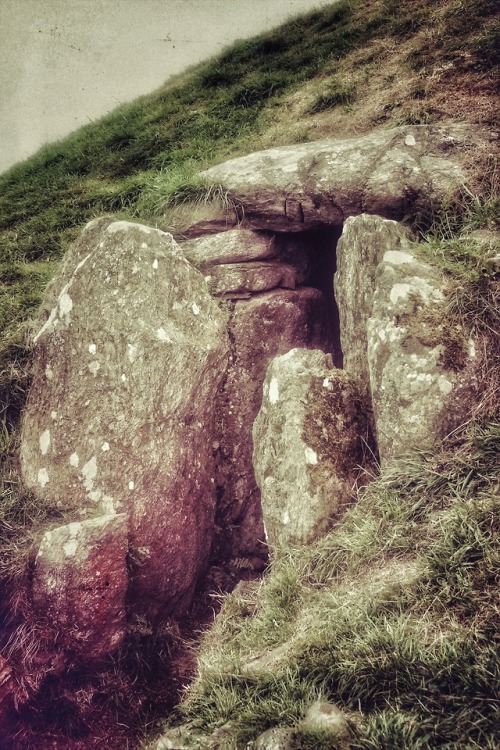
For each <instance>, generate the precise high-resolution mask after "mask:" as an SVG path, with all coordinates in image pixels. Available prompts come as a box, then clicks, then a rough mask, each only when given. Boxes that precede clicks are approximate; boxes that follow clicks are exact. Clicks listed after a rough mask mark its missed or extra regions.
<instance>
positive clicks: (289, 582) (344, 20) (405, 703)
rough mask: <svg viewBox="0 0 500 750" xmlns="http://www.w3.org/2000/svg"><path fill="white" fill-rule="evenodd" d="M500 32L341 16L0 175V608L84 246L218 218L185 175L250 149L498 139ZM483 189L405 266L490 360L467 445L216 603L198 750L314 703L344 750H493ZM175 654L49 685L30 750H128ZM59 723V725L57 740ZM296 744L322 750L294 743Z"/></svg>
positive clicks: (446, 19) (22, 555)
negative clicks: (24, 419) (437, 130)
mask: <svg viewBox="0 0 500 750" xmlns="http://www.w3.org/2000/svg"><path fill="white" fill-rule="evenodd" d="M498 15H499V9H498V4H497V2H496V1H495V0H437V1H436V0H407V2H405V3H400V2H396V0H373V2H371V3H370V4H369V7H367V4H366V3H362V2H361V0H340V2H338V3H336V4H335V5H332V6H331V7H328V8H324V9H322V10H320V11H317V12H315V13H312V14H309V15H307V16H304V17H302V18H298V19H295V20H293V21H290V22H288V23H286V24H284V25H283V26H282V27H280V28H278V29H276V30H274V31H272V32H271V33H269V34H265V35H262V36H260V37H257V38H255V39H252V40H248V41H244V42H241V43H239V44H237V45H235V46H234V47H232V48H231V49H228V50H227V51H226V52H225V53H224V54H223V55H222V56H221V57H219V58H217V59H214V60H211V61H208V62H207V63H204V64H202V65H200V66H198V67H197V68H195V69H193V70H191V71H189V72H188V73H186V74H185V75H183V76H180V77H177V78H176V79H175V80H172V81H170V82H167V84H166V85H165V86H164V87H162V88H161V89H159V90H158V91H157V92H155V93H153V94H151V95H150V96H146V97H143V98H141V99H139V100H137V101H136V102H134V103H132V104H130V105H126V106H122V107H120V108H119V109H117V110H115V112H113V113H112V114H110V115H109V116H107V117H105V118H104V119H102V120H101V121H99V122H97V123H93V124H91V125H88V126H86V127H84V128H82V129H81V130H79V131H77V132H76V133H74V134H73V135H71V136H70V137H69V138H67V139H65V140H63V141H61V142H59V143H55V144H52V145H50V146H47V147H46V148H44V149H42V150H41V151H40V152H39V153H38V154H36V155H35V156H34V157H33V158H31V159H29V160H27V161H26V162H24V163H23V164H20V165H18V166H16V167H14V168H12V169H11V170H10V171H9V172H7V173H6V174H4V175H0V448H1V451H2V453H1V459H0V599H1V596H2V593H3V591H7V590H9V591H10V592H11V591H12V589H13V588H14V590H15V588H16V585H17V584H16V581H20V582H21V581H23V580H24V578H25V576H26V574H27V572H29V565H30V561H31V560H32V558H33V554H34V550H36V541H37V539H39V537H40V533H41V530H43V528H44V525H45V524H47V523H48V524H54V523H55V522H57V521H58V520H59V519H60V516H59V515H58V512H57V510H55V509H50V508H47V507H45V506H43V505H41V504H40V503H39V502H38V501H37V499H36V498H35V497H34V496H33V495H31V494H30V493H26V492H25V491H24V489H23V487H22V484H21V482H20V479H19V474H18V465H17V464H18V459H17V455H18V428H19V418H20V414H21V412H22V409H23V405H24V403H25V398H26V393H27V390H28V387H29V357H30V344H29V335H28V334H29V329H30V321H31V319H32V317H33V315H34V314H35V313H36V310H37V308H38V306H39V303H40V301H41V297H42V294H43V291H44V289H45V286H46V284H47V282H48V281H49V280H50V278H51V277H52V275H53V273H54V270H55V268H56V267H57V264H58V262H59V260H60V258H61V257H62V255H63V253H64V252H65V251H66V249H67V248H68V246H69V245H70V243H71V242H72V241H73V239H74V238H75V236H76V234H77V232H78V231H79V229H80V227H81V226H82V225H83V224H84V223H85V222H86V221H88V220H89V219H91V218H93V217H95V216H98V215H101V214H103V213H114V214H116V215H118V216H123V217H126V218H132V219H135V220H143V221H146V222H148V223H151V224H153V225H157V226H159V227H160V228H163V229H169V228H171V214H170V213H169V212H170V210H171V208H172V206H176V205H178V204H179V203H183V202H185V201H193V200H195V201H196V200H198V201H199V200H209V201H210V200H216V201H220V202H222V203H223V204H224V202H226V201H228V200H230V199H229V198H228V196H226V195H224V194H223V192H221V191H220V190H219V189H218V188H217V186H213V185H207V184H205V183H204V182H203V181H202V180H200V179H199V178H198V177H196V176H195V175H196V173H197V172H198V171H199V170H200V169H203V168H205V167H208V166H211V165H212V164H214V163H216V162H219V161H222V160H224V159H227V158H230V157H233V156H237V155H241V154H244V153H248V152H250V151H252V150H256V149H260V148H266V147H270V146H278V145H285V144H289V143H297V142H302V141H307V140H314V139H317V138H321V137H327V136H329V137H331V136H339V137H341V136H346V135H353V134H354V135H356V134H362V133H365V132H369V131H371V130H373V129H377V128H386V127H392V126H395V125H402V124H414V123H417V124H418V123H442V122H457V121H462V122H463V121H465V122H468V123H471V124H475V125H476V126H478V127H480V128H485V129H486V130H491V128H492V127H494V126H495V122H496V119H495V118H496V116H497V100H496V98H495V94H496V88H495V84H496V80H498V69H499V59H498V48H499V45H498ZM498 174H499V172H498V161H497V158H496V156H495V154H486V155H485V161H484V163H483V164H482V165H479V166H478V169H477V180H476V184H475V185H474V186H465V187H464V191H463V193H462V195H460V196H454V197H453V198H450V203H449V205H447V206H445V207H443V210H442V213H441V214H440V215H438V216H436V217H435V221H434V224H433V226H432V227H431V230H430V232H429V233H428V234H427V237H426V239H427V242H426V243H424V244H422V245H420V246H419V252H422V253H424V254H425V256H426V258H427V259H428V260H430V261H431V262H434V263H436V264H438V265H439V266H440V267H441V268H443V269H444V270H445V271H446V272H447V273H448V274H449V275H450V278H452V279H453V284H452V292H451V294H450V297H449V299H448V300H447V301H446V304H447V315H448V316H449V317H450V320H452V321H456V322H457V324H460V325H461V326H465V327H466V329H467V330H469V331H471V332H474V333H475V335H476V337H477V338H478V341H480V342H481V345H482V347H483V348H484V351H485V352H486V353H487V356H485V357H483V359H484V360H485V361H487V365H486V366H485V368H484V372H483V385H484V389H483V398H482V399H481V402H480V403H478V406H477V409H476V412H475V413H474V414H472V415H471V422H470V424H469V425H468V426H466V427H465V428H464V429H463V430H462V431H461V432H460V433H456V434H455V435H454V436H452V437H451V438H450V440H449V441H448V443H447V445H445V446H444V447H443V448H442V449H439V450H438V451H437V452H436V454H435V455H433V456H430V455H429V456H418V457H414V458H413V459H408V460H407V461H405V462H403V463H401V464H400V465H399V466H398V467H395V468H394V470H393V471H391V473H390V474H389V475H387V476H384V477H382V478H379V479H378V480H377V481H375V482H373V483H372V484H371V485H370V487H369V488H368V489H367V490H366V491H365V492H364V493H363V495H362V496H361V497H360V498H359V503H358V505H357V506H356V507H354V508H353V510H352V511H351V512H350V513H349V514H348V515H347V516H346V518H345V520H344V522H343V524H342V526H340V527H339V528H338V529H337V530H336V531H335V532H333V533H332V534H330V535H329V536H327V537H326V538H325V539H324V540H322V541H321V542H319V543H318V544H316V545H314V546H312V547H310V548H306V549H302V550H276V551H275V555H274V563H273V568H272V571H271V573H270V574H269V576H268V577H267V578H266V580H265V582H264V583H263V584H262V586H261V588H260V590H259V591H258V593H256V592H252V591H250V592H248V593H247V594H245V595H240V596H238V595H235V596H232V597H230V598H229V599H228V600H227V601H226V603H225V605H224V610H223V615H222V617H221V618H220V620H219V621H218V623H217V625H216V629H215V631H214V633H213V634H211V635H209V636H208V638H207V642H206V644H205V646H204V648H203V652H202V655H201V661H200V672H199V677H198V679H197V680H196V682H195V684H194V686H193V687H192V689H191V691H190V693H189V696H188V699H187V701H186V702H185V703H184V704H183V705H182V707H181V708H180V709H179V714H178V715H177V717H176V718H177V719H180V720H182V721H188V722H190V723H191V724H192V726H193V728H194V729H195V730H196V731H203V732H204V733H208V732H210V731H212V730H213V729H215V728H217V727H219V726H221V725H224V724H225V723H226V722H231V725H230V730H229V735H227V737H226V740H227V746H228V747H238V748H239V747H245V743H246V742H247V741H248V740H250V739H253V738H254V737H255V735H256V734H257V733H258V732H259V731H261V730H263V729H265V728H266V727H268V726H271V725H273V724H283V725H290V726H294V727H296V728H297V727H298V722H299V720H300V718H301V716H302V715H303V712H304V709H305V707H306V706H307V705H308V704H309V703H310V702H311V701H312V700H314V699H316V698H318V697H320V696H321V697H324V698H328V699H331V700H333V701H334V702H336V703H338V704H339V705H340V706H341V707H342V708H343V709H344V710H345V711H346V712H347V715H348V717H349V721H350V722H351V730H352V735H353V738H354V739H353V742H354V744H353V745H352V747H359V748H394V749H396V748H398V750H399V749H400V748H429V749H430V748H435V747H439V748H449V749H450V750H451V748H453V749H454V750H458V749H459V748H460V750H464V749H466V748H470V749H471V750H472V748H493V747H495V744H494V739H493V737H494V711H495V709H498V696H497V695H495V694H494V692H493V691H494V687H495V684H498V671H499V666H498V661H497V654H498V651H496V650H495V649H496V648H497V646H498V643H497V641H496V640H495V638H497V634H496V631H495V627H494V616H495V614H496V615H498V601H495V589H494V583H495V578H494V576H495V566H496V567H497V568H498V547H497V546H495V545H496V543H495V539H494V535H493V532H494V530H495V525H496V524H497V523H498V499H499V498H498V489H497V487H498V475H497V474H496V468H495V462H494V457H495V451H498V437H499V427H498V421H499V420H498V412H497V411H496V409H497V405H498V388H499V375H498V372H499V356H498V353H499V343H498V330H499V329H500V320H499V307H500V306H499V299H498V297H499V291H498V267H497V266H495V265H494V264H492V261H491V257H492V255H493V254H494V252H495V250H494V244H492V243H493V241H492V240H491V239H486V240H483V239H481V237H479V236H478V234H477V230H484V229H489V230H495V229H497V228H498V222H499V211H498V207H499V199H498V195H499V191H498ZM428 229H429V227H427V230H428ZM496 252H498V250H496ZM190 627H191V626H188V628H187V631H186V632H188V631H189V632H190ZM191 630H192V628H191ZM183 640H185V638H184V635H183V634H181V635H179V634H178V633H174V634H172V632H170V631H168V632H166V633H163V634H162V633H151V632H149V631H147V629H146V631H144V632H139V633H134V634H132V636H131V640H130V642H129V643H128V644H127V646H126V650H125V651H126V653H123V654H119V655H118V656H117V657H116V660H115V661H113V663H111V664H110V665H109V668H108V669H107V671H106V670H105V671H103V674H102V675H100V676H97V677H96V676H95V675H94V676H85V675H74V680H75V681H74V690H73V693H72V694H71V695H69V694H65V695H64V696H62V695H59V693H57V690H58V689H59V688H58V687H57V686H55V685H53V684H51V683H50V681H49V682H48V683H47V685H46V687H45V688H44V690H45V693H46V696H45V699H46V702H45V704H44V703H43V696H42V701H41V702H39V703H38V704H37V705H36V706H32V715H30V716H31V718H30V717H28V723H29V721H31V730H30V731H31V732H32V734H31V735H30V734H29V732H27V733H26V734H25V735H24V736H23V738H21V741H22V742H24V745H23V748H28V747H31V746H33V747H37V749H38V748H42V747H43V745H42V739H44V736H45V737H46V742H56V743H59V744H56V745H51V747H52V746H54V747H55V746H57V747H58V748H71V749H72V750H78V749H79V748H81V749H82V750H90V748H93V747H96V748H97V747H109V748H114V747H116V748H118V747H124V746H125V745H126V743H127V742H129V743H130V747H133V746H134V744H135V738H136V737H137V733H138V731H139V729H140V726H141V723H142V726H143V725H144V724H145V723H146V722H147V721H150V720H151V717H152V716H156V715H157V713H158V711H161V706H162V704H163V706H165V705H167V706H170V704H171V703H172V702H175V700H177V693H178V690H179V689H180V686H181V684H182V682H183V680H184V676H181V677H179V678H178V682H177V686H176V688H175V691H174V692H175V696H174V697H172V694H171V690H170V688H168V689H167V688H166V681H167V682H168V680H170V682H171V675H169V670H170V669H171V655H172V654H176V653H179V654H181V658H182V659H186V662H188V661H189V659H188V658H187V657H186V648H185V644H184V643H183ZM31 641H33V638H31ZM267 652H270V655H269V654H268V653H267ZM34 653H35V652H34ZM32 655H33V654H32ZM169 660H170V661H169ZM266 660H267V662H268V663H269V664H271V665H272V669H271V671H270V670H269V669H267V668H266ZM269 660H270V661H269ZM35 661H36V660H35V659H34V662H35ZM249 664H250V668H249V667H248V665H249ZM186 670H187V671H189V668H188V667H186ZM186 670H185V671H186ZM180 672H182V669H181V668H180ZM183 674H184V673H183ZM165 675H166V677H167V678H168V680H166V681H165V680H164V679H163V678H164V677H165ZM169 690H170V692H169ZM164 691H166V692H164ZM63 699H64V700H63ZM83 699H84V700H83ZM64 701H66V703H64ZM68 701H69V703H68ZM55 704H60V705H63V706H70V708H71V710H69V708H68V710H67V711H66V710H64V711H61V716H59V718H58V721H59V723H58V721H56V722H55V724H54V725H53V726H52V725H50V726H49V724H50V721H49V719H50V717H48V715H45V714H44V711H46V710H47V707H48V706H49V705H52V706H54V705H55ZM82 707H83V708H82ZM82 712H83V713H82ZM63 714H64V716H63ZM41 717H42V718H44V717H45V718H44V721H45V719H47V721H49V723H47V724H44V725H43V726H44V727H45V728H44V729H43V730H42V729H40V726H41V725H37V724H36V721H39V720H40V719H41ZM68 717H69V718H68ZM99 717H101V719H99ZM102 717H104V719H103V718H102ZM117 717H118V718H117ZM56 718H57V717H56ZM65 722H66V723H65ZM68 722H69V724H71V722H73V724H74V726H73V725H72V726H69V725H68ZM113 722H115V723H116V722H117V723H116V726H115V728H114V729H112V730H111V729H110V727H111V725H112V724H113ZM42 723H43V722H42ZM37 726H38V729H37ZM75 726H76V729H75ZM51 727H52V728H51ZM117 727H118V728H117ZM90 730H95V731H94V739H95V742H94V740H92V739H91V738H90V735H89V734H88V732H89V731H90ZM297 731H299V730H297ZM85 732H87V734H85ZM113 732H114V734H113ZM112 735H113V736H112ZM64 737H66V740H64ZM68 737H69V739H68ZM226 740H225V741H226ZM44 741H45V739H44ZM65 742H66V744H64V743H65ZM296 742H297V747H301V748H306V749H307V748H309V747H310V748H313V747H314V748H326V747H333V745H332V744H331V740H328V739H325V738H324V737H319V736H312V735H311V734H309V735H308V734H307V733H302V734H299V733H298V734H297V737H296ZM92 743H94V744H92ZM99 743H101V744H99ZM329 743H330V744H329ZM356 743H357V744H356ZM47 747H48V745H47Z"/></svg>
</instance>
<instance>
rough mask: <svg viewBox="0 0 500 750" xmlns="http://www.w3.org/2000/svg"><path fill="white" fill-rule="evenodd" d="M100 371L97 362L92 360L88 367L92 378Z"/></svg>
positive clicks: (99, 364) (99, 365)
mask: <svg viewBox="0 0 500 750" xmlns="http://www.w3.org/2000/svg"><path fill="white" fill-rule="evenodd" d="M100 369H101V363H100V362H98V361H97V360H94V362H91V363H90V365H89V370H90V372H91V373H92V375H93V376H94V378H95V376H96V375H97V373H98V372H99V370H100Z"/></svg>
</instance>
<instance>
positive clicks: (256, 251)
mask: <svg viewBox="0 0 500 750" xmlns="http://www.w3.org/2000/svg"><path fill="white" fill-rule="evenodd" d="M181 249H182V252H183V253H184V255H185V256H186V258H187V259H188V261H189V262H190V263H192V264H193V266H196V267H197V268H201V269H205V268H206V267H207V266H215V265H218V264H220V263H244V262H245V261H249V260H269V259H270V258H274V257H276V255H277V254H278V245H277V241H276V239H275V237H274V235H272V234H269V233H268V232H253V231H252V230H251V229H231V230H229V231H227V232H220V233H218V234H212V235H205V236H202V237H199V238H197V239H193V240H188V241H187V242H183V243H182V245H181Z"/></svg>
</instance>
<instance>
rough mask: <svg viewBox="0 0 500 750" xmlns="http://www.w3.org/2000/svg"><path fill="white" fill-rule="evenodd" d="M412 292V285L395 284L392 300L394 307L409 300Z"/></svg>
mask: <svg viewBox="0 0 500 750" xmlns="http://www.w3.org/2000/svg"><path fill="white" fill-rule="evenodd" d="M410 292H411V285H410V284H394V286H393V287H392V289H391V294H390V299H391V302H392V304H393V305H395V304H396V303H397V302H399V300H401V299H403V300H405V299H407V298H408V295H409V293H410Z"/></svg>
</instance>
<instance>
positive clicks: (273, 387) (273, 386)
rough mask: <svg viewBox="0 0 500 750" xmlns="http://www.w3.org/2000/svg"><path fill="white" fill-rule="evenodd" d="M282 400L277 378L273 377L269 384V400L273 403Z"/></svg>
mask: <svg viewBox="0 0 500 750" xmlns="http://www.w3.org/2000/svg"><path fill="white" fill-rule="evenodd" d="M279 400H280V390H279V385H278V380H277V378H272V379H271V382H270V384H269V401H270V402H271V404H277V403H278V401H279Z"/></svg>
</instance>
